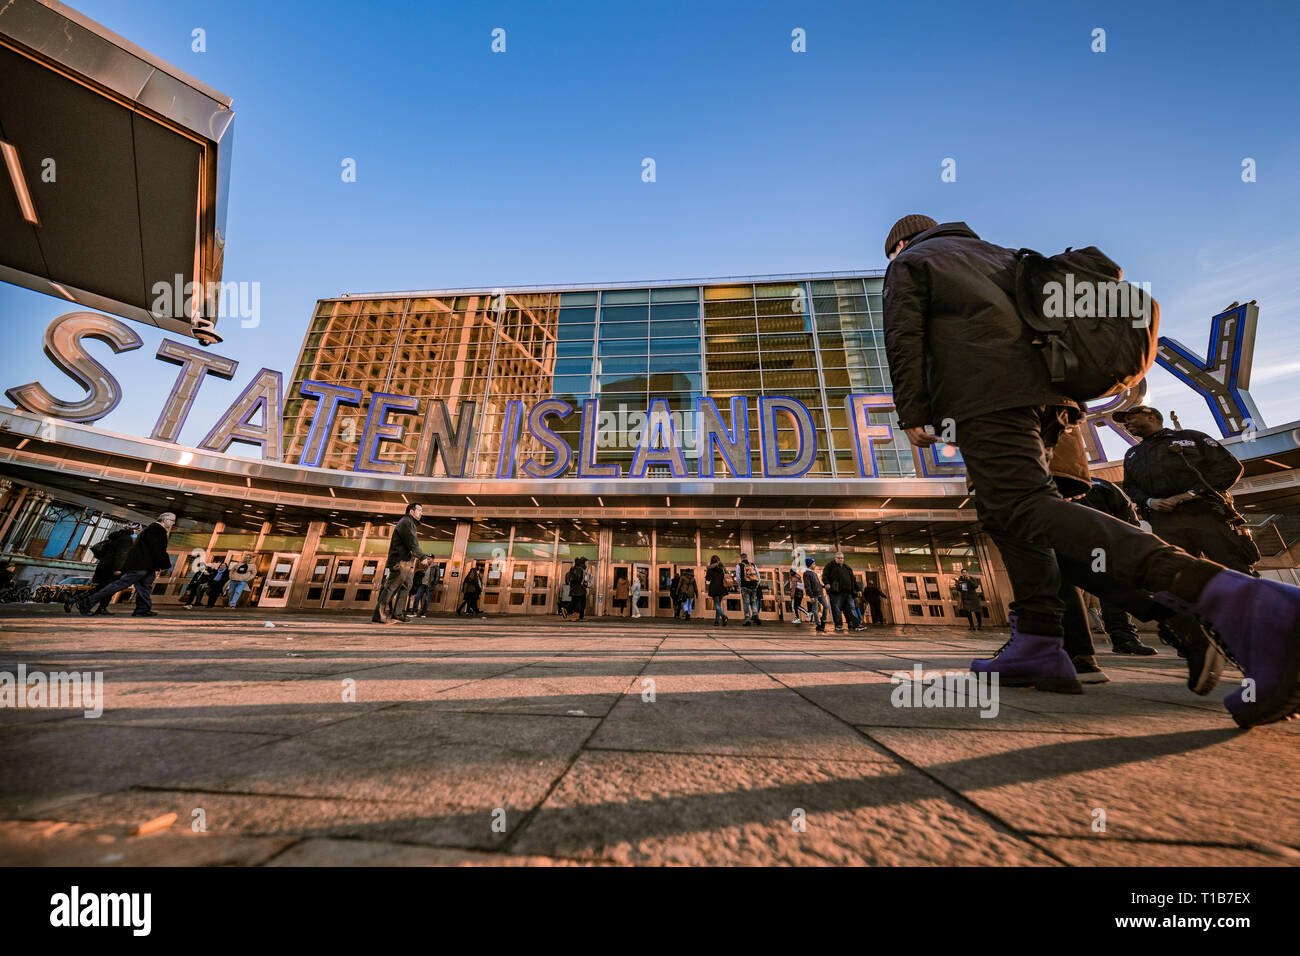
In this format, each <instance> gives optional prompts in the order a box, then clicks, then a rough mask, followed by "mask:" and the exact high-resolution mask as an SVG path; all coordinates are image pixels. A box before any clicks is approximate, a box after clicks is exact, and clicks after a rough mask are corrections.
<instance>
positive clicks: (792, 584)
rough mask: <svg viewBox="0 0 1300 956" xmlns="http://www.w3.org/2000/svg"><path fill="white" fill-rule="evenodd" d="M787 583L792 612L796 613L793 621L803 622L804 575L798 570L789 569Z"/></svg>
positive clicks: (795, 622)
mask: <svg viewBox="0 0 1300 956" xmlns="http://www.w3.org/2000/svg"><path fill="white" fill-rule="evenodd" d="M785 574H786V583H787V585H788V588H789V591H790V613H791V614H792V615H794V618H793V620H792V621H791V623H793V624H802V623H803V613H804V610H803V575H802V574H801V573H799V572H797V571H787V572H786V573H785Z"/></svg>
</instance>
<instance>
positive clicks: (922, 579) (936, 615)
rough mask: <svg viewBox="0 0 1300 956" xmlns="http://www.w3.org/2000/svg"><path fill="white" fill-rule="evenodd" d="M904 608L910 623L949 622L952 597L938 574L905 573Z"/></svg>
mask: <svg viewBox="0 0 1300 956" xmlns="http://www.w3.org/2000/svg"><path fill="white" fill-rule="evenodd" d="M901 577H902V580H903V610H904V612H905V613H906V614H907V623H909V624H947V623H948V622H949V620H950V619H949V616H948V609H949V605H950V604H951V599H950V598H949V597H948V595H946V594H944V593H943V591H942V590H941V588H940V584H939V575H937V574H903V575H901Z"/></svg>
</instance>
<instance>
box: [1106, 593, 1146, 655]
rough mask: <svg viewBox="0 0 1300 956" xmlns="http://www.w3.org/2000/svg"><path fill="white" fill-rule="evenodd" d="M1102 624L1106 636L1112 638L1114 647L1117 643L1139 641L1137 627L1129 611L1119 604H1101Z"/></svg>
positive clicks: (1108, 602) (1111, 641)
mask: <svg viewBox="0 0 1300 956" xmlns="http://www.w3.org/2000/svg"><path fill="white" fill-rule="evenodd" d="M1101 624H1102V627H1104V628H1105V629H1106V634H1107V635H1108V636H1109V637H1110V643H1111V645H1112V646H1114V645H1115V644H1116V643H1117V642H1127V641H1136V640H1137V639H1138V629H1137V625H1135V624H1134V623H1133V619H1132V618H1131V617H1129V616H1128V611H1126V610H1124V608H1122V607H1120V606H1119V605H1118V604H1114V603H1112V602H1110V601H1102V602H1101Z"/></svg>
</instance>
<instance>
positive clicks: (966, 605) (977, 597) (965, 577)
mask: <svg viewBox="0 0 1300 956" xmlns="http://www.w3.org/2000/svg"><path fill="white" fill-rule="evenodd" d="M953 588H955V589H956V591H957V601H958V603H959V604H960V606H961V612H962V613H963V614H965V615H966V620H967V622H968V623H969V624H970V629H971V630H972V631H982V630H984V618H983V616H982V615H981V614H980V609H981V606H982V604H981V602H982V601H983V595H982V594H981V593H980V583H979V582H978V581H976V580H975V579H974V578H973V577H971V576H970V572H969V571H967V570H966V569H965V568H962V569H961V574H959V575H958V576H957V580H956V581H954V582H953Z"/></svg>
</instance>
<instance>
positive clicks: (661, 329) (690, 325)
mask: <svg viewBox="0 0 1300 956" xmlns="http://www.w3.org/2000/svg"><path fill="white" fill-rule="evenodd" d="M650 330H651V331H652V332H653V333H654V334H655V335H656V336H659V335H663V336H677V335H693V336H695V337H696V341H697V342H698V340H699V335H700V322H699V320H698V319H696V320H695V321H693V322H652V323H651V324H650Z"/></svg>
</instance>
